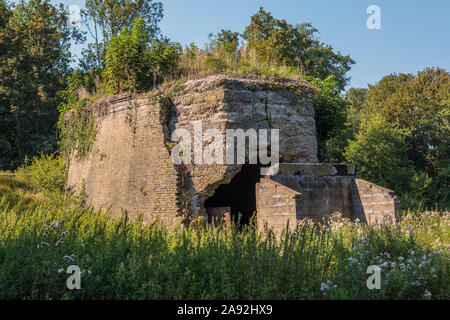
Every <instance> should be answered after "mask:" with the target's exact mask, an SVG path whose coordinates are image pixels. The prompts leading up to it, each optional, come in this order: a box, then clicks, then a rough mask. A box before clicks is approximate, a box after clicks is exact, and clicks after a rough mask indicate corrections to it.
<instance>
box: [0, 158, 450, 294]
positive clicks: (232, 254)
mask: <svg viewBox="0 0 450 320" xmlns="http://www.w3.org/2000/svg"><path fill="white" fill-rule="evenodd" d="M43 172H47V176H45V177H42V176H41V175H42V173H43ZM64 172H65V165H64V163H62V162H61V160H60V158H57V157H44V158H43V159H41V160H38V159H35V160H34V161H33V164H32V165H31V166H29V167H24V168H21V169H20V170H19V172H18V174H17V175H16V176H15V177H14V176H2V177H0V299H430V298H431V299H449V284H448V275H449V263H448V262H449V250H448V249H449V242H450V214H449V213H448V212H441V213H437V212H405V214H404V216H402V217H401V218H400V219H399V221H398V222H397V223H396V224H389V225H383V226H368V225H366V224H362V223H358V222H351V221H349V220H346V219H342V218H341V217H339V216H338V215H335V216H333V217H332V219H331V220H330V221H329V223H328V224H327V225H315V224H314V223H312V222H311V221H308V220H303V221H301V222H300V223H299V224H298V226H297V228H296V229H295V230H294V231H292V232H285V233H284V234H283V235H281V237H275V236H274V234H273V233H272V232H271V231H270V230H265V231H258V230H257V228H256V227H255V224H254V221H253V222H252V223H250V225H248V226H246V227H244V229H243V230H238V228H231V229H227V228H223V227H208V226H203V225H202V224H201V223H193V224H191V227H190V228H188V229H183V228H182V227H181V226H180V227H178V228H176V229H173V228H170V231H169V230H168V229H166V228H165V227H164V226H163V225H162V224H161V223H159V222H158V221H155V222H153V223H151V224H147V225H144V224H143V223H142V217H140V218H138V219H137V220H136V221H134V222H131V221H129V220H128V219H127V216H126V215H124V216H123V217H122V218H121V219H111V218H110V217H109V216H108V212H104V211H95V210H93V209H92V208H90V207H86V206H85V205H84V200H85V199H84V198H83V197H82V196H80V197H68V196H65V195H64V194H63V193H62V192H60V188H61V179H60V177H61V176H63V175H64ZM69 265H77V266H79V267H80V269H81V270H83V271H82V278H81V287H82V288H81V289H80V290H69V289H67V287H66V280H67V278H68V277H69V274H67V273H66V270H67V267H68V266H69ZM369 265H378V266H380V268H381V288H380V289H379V290H377V289H374V290H369V289H368V288H367V286H366V281H367V278H368V277H369V276H370V275H369V274H366V269H367V267H368V266H369Z"/></svg>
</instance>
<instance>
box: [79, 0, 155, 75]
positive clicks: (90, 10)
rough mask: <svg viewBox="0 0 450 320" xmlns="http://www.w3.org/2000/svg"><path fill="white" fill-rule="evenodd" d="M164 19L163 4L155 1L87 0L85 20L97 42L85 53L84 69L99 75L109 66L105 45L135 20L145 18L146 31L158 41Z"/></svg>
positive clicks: (83, 16)
mask: <svg viewBox="0 0 450 320" xmlns="http://www.w3.org/2000/svg"><path fill="white" fill-rule="evenodd" d="M162 17H163V7H162V4H161V2H154V1H153V0H126V1H125V0H86V2H85V9H84V10H83V11H82V18H83V22H84V25H85V26H86V28H87V30H88V32H89V34H90V36H91V37H92V39H93V40H94V41H93V43H90V44H89V45H88V47H87V48H86V49H84V50H83V58H82V60H81V61H80V63H81V67H82V70H83V71H84V72H91V71H94V72H95V73H97V74H98V75H100V74H101V71H102V70H103V69H104V67H105V65H106V61H105V48H106V44H107V43H108V42H109V41H110V40H111V39H112V38H113V37H114V36H117V35H118V34H119V33H120V31H121V30H122V29H123V28H126V27H129V26H130V25H132V24H133V22H134V20H135V19H136V18H141V19H142V21H143V24H144V28H145V32H146V33H147V34H148V35H149V38H150V39H155V38H156V36H157V35H158V34H159V27H158V23H159V21H161V19H162Z"/></svg>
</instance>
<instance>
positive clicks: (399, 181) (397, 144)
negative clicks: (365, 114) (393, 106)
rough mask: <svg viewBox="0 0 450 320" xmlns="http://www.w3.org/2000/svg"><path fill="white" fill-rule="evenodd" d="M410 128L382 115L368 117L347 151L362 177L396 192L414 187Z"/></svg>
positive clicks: (346, 153) (349, 159)
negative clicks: (399, 126)
mask: <svg viewBox="0 0 450 320" xmlns="http://www.w3.org/2000/svg"><path fill="white" fill-rule="evenodd" d="M405 135H406V132H405V131H404V130H401V129H397V128H395V127H393V126H392V125H391V124H390V123H388V122H387V121H385V119H383V118H382V117H381V116H377V115H375V116H372V117H370V118H368V119H365V120H364V121H363V122H362V124H361V128H360V130H359V132H358V134H357V136H356V138H355V140H353V141H349V144H348V146H347V148H346V151H345V157H346V159H347V161H349V162H350V163H354V164H356V165H357V166H358V173H359V175H360V177H361V178H363V179H367V180H369V181H371V182H374V183H378V184H380V185H382V186H385V187H387V188H390V189H393V190H394V191H396V192H399V193H402V192H405V191H408V190H410V189H411V184H412V179H413V176H414V170H413V169H412V165H411V162H410V161H409V160H408V157H407V153H406V144H405V140H404V139H405Z"/></svg>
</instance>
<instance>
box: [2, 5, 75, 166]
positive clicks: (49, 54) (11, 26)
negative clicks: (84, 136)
mask: <svg viewBox="0 0 450 320" xmlns="http://www.w3.org/2000/svg"><path fill="white" fill-rule="evenodd" d="M0 10H1V11H2V12H1V13H2V14H1V18H0V47H1V48H2V50H0V96H1V98H0V119H2V120H1V122H2V132H1V133H0V144H1V145H2V151H0V157H1V160H0V164H1V165H2V167H3V168H14V167H16V166H18V165H19V164H20V163H22V161H23V160H24V159H25V157H33V156H35V155H37V154H38V152H39V151H41V152H44V153H49V152H53V151H54V150H55V148H56V146H57V135H56V130H55V124H56V121H57V119H58V112H57V105H58V104H59V101H60V98H59V97H58V95H57V92H58V91H59V90H61V89H62V88H63V87H64V85H65V81H64V79H65V76H66V75H67V74H68V72H69V62H70V57H71V56H70V52H69V48H70V45H71V41H72V40H75V41H82V40H83V36H82V34H81V33H80V32H79V31H77V30H76V29H73V28H70V26H69V25H68V23H67V21H68V17H67V10H66V9H65V8H64V7H63V6H62V5H60V6H58V7H57V6H54V5H52V4H51V3H50V1H48V0H30V1H28V2H25V1H22V2H20V3H18V4H17V5H16V6H15V7H14V8H13V9H11V8H9V7H8V5H7V4H6V3H5V1H2V2H1V4H0Z"/></svg>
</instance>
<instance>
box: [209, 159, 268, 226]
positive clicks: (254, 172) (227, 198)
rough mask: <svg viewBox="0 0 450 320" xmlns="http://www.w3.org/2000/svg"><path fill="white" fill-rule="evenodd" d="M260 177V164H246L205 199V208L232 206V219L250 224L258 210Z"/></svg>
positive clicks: (243, 223) (241, 223) (242, 223)
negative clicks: (257, 200) (257, 184)
mask: <svg viewBox="0 0 450 320" xmlns="http://www.w3.org/2000/svg"><path fill="white" fill-rule="evenodd" d="M259 179H260V165H257V164H244V165H243V166H242V168H241V171H240V172H239V173H237V174H236V175H235V176H234V177H233V179H231V181H230V183H228V184H221V185H220V186H219V187H218V188H217V189H216V191H215V192H214V194H213V195H212V196H211V197H209V198H208V199H207V200H206V201H205V208H214V207H231V219H232V220H233V221H234V222H235V223H238V217H239V215H241V220H240V221H239V224H240V225H245V224H248V223H249V221H250V218H251V217H252V215H253V213H254V212H255V211H256V188H255V187H256V183H257V182H259Z"/></svg>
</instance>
